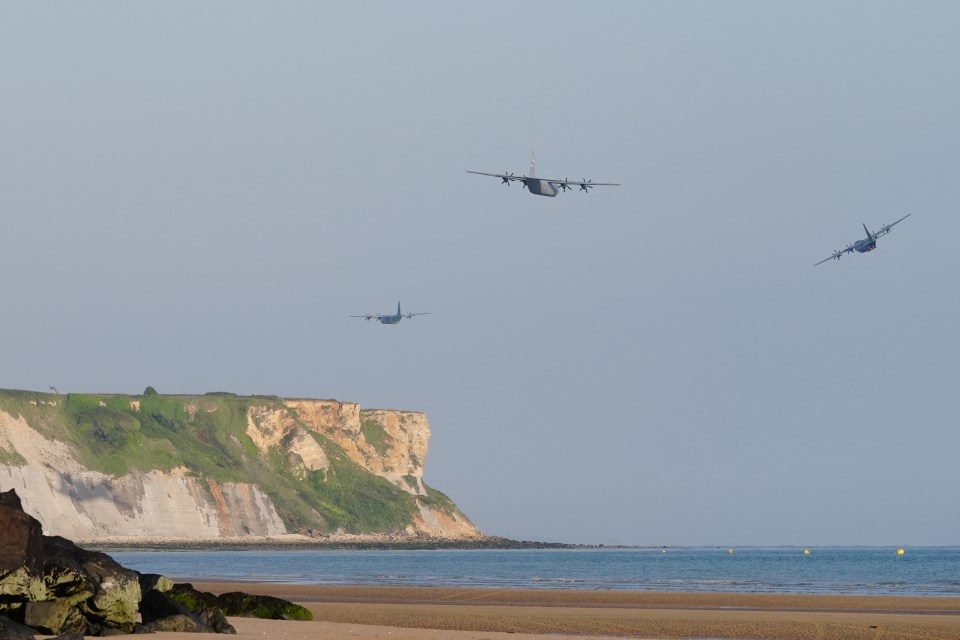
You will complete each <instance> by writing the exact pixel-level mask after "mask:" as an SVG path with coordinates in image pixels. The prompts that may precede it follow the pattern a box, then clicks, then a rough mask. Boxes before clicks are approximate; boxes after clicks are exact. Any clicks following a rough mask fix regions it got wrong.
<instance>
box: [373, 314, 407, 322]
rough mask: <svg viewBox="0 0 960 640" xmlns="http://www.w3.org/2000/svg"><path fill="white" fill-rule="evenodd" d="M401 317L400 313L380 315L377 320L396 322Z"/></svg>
mask: <svg viewBox="0 0 960 640" xmlns="http://www.w3.org/2000/svg"><path fill="white" fill-rule="evenodd" d="M402 318H403V316H401V315H399V314H398V315H395V316H380V317H379V318H377V320H379V321H380V324H397V323H398V322H400V320H401V319H402Z"/></svg>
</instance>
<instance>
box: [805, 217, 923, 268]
mask: <svg viewBox="0 0 960 640" xmlns="http://www.w3.org/2000/svg"><path fill="white" fill-rule="evenodd" d="M911 215H913V214H912V213H908V214H907V215H905V216H903V217H902V218H900V219H899V220H897V221H896V222H891V223H890V224H885V225H883V226H882V227H880V228H879V229H877V232H876V233H871V232H870V230H869V229H867V225H863V230H864V231H866V232H867V237H866V238H864V239H863V240H857V241H856V242H854V243H853V244H850V245H847V248H846V249H844V250H843V251H834V252H833V255H831V256H830V257H829V258H824V259H823V260H821V261H820V262H818V263H817V264H815V265H813V266H817V265H818V264H823V263H824V262H826V261H827V260H839V259H840V258H841V256H843V254H845V253H853V252H854V251H856V252H857V253H867V252H868V251H873V250H874V249H876V248H877V238H882V237H883V236H885V235H887V234H888V233H890V229H892V228H893V225H895V224H899V223H901V222H903V221H904V220H906V219H907V218H909V217H910V216H911Z"/></svg>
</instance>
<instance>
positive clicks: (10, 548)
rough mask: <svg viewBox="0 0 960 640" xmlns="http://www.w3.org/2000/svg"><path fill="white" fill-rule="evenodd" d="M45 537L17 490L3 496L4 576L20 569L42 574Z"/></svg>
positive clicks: (0, 554)
mask: <svg viewBox="0 0 960 640" xmlns="http://www.w3.org/2000/svg"><path fill="white" fill-rule="evenodd" d="M42 534H43V531H42V528H41V526H40V523H39V522H38V521H37V519H36V518H34V517H32V516H30V515H29V514H27V513H25V512H24V511H23V507H21V506H20V498H19V497H18V496H17V492H16V491H15V490H13V489H10V491H6V492H3V493H0V576H3V575H4V574H7V573H12V572H15V571H17V570H18V569H24V573H27V574H30V575H37V574H39V572H40V570H41V567H42V560H41V553H42V540H41V537H42ZM14 593H15V592H14Z"/></svg>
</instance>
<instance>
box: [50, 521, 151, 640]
mask: <svg viewBox="0 0 960 640" xmlns="http://www.w3.org/2000/svg"><path fill="white" fill-rule="evenodd" d="M43 554H44V555H43V573H44V577H45V579H46V580H47V582H48V583H50V584H51V585H52V586H51V593H52V595H53V596H54V597H60V598H70V599H71V600H75V601H79V602H78V604H79V607H80V609H81V611H82V612H83V613H84V615H86V616H87V617H88V618H90V619H91V620H93V621H94V622H99V623H101V624H102V625H103V626H104V627H110V628H115V629H123V630H125V631H132V630H133V625H134V624H135V623H136V622H137V609H138V606H139V603H140V580H139V574H138V573H137V572H136V571H132V570H130V569H125V568H124V567H122V566H121V565H120V564H119V563H118V562H116V561H115V560H114V559H113V558H111V557H110V556H108V555H107V554H105V553H100V552H97V551H87V550H86V549H82V548H80V547H78V546H77V545H75V544H74V543H73V542H71V541H69V540H67V539H66V538H61V537H60V536H43Z"/></svg>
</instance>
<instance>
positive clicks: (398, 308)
mask: <svg viewBox="0 0 960 640" xmlns="http://www.w3.org/2000/svg"><path fill="white" fill-rule="evenodd" d="M397 315H398V316H399V315H400V301H399V300H397Z"/></svg>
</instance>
